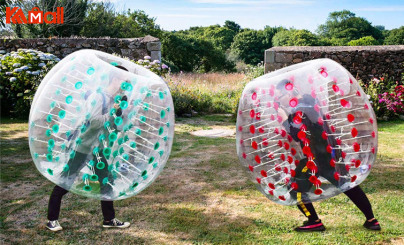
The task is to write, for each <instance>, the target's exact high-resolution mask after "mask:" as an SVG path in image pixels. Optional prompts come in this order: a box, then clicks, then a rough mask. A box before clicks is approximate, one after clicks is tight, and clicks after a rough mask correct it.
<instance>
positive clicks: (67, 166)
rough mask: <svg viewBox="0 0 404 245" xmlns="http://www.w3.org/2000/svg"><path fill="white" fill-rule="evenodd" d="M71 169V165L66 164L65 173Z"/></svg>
mask: <svg viewBox="0 0 404 245" xmlns="http://www.w3.org/2000/svg"><path fill="white" fill-rule="evenodd" d="M69 169H70V167H69V165H67V164H66V165H64V166H63V172H67V171H69Z"/></svg>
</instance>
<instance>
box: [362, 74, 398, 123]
mask: <svg viewBox="0 0 404 245" xmlns="http://www.w3.org/2000/svg"><path fill="white" fill-rule="evenodd" d="M359 83H360V84H361V86H362V88H363V90H364V91H365V93H366V94H368V96H369V99H370V101H371V103H372V106H373V109H374V111H375V113H376V116H377V117H378V118H383V119H391V118H394V117H397V116H398V115H400V114H401V115H402V114H403V99H404V98H403V97H404V95H403V94H404V93H403V92H402V87H403V86H402V85H399V82H398V81H396V82H394V81H391V80H388V79H386V78H384V77H381V78H380V79H378V78H373V79H372V80H370V82H368V83H367V84H364V83H363V82H362V81H359Z"/></svg>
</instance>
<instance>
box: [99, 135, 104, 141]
mask: <svg viewBox="0 0 404 245" xmlns="http://www.w3.org/2000/svg"><path fill="white" fill-rule="evenodd" d="M98 139H99V141H101V142H102V141H104V140H105V134H101V135H100V136H99V137H98Z"/></svg>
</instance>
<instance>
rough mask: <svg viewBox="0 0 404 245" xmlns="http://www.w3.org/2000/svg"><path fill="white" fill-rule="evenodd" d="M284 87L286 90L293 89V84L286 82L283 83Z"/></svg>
mask: <svg viewBox="0 0 404 245" xmlns="http://www.w3.org/2000/svg"><path fill="white" fill-rule="evenodd" d="M285 89H286V90H289V91H290V90H292V89H293V84H292V83H287V84H286V85H285Z"/></svg>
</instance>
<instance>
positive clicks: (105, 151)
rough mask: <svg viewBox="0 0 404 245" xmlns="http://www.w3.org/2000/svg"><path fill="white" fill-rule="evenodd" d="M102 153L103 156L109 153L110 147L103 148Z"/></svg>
mask: <svg viewBox="0 0 404 245" xmlns="http://www.w3.org/2000/svg"><path fill="white" fill-rule="evenodd" d="M102 153H103V154H104V156H109V155H111V148H108V147H107V148H104V150H102Z"/></svg>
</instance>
